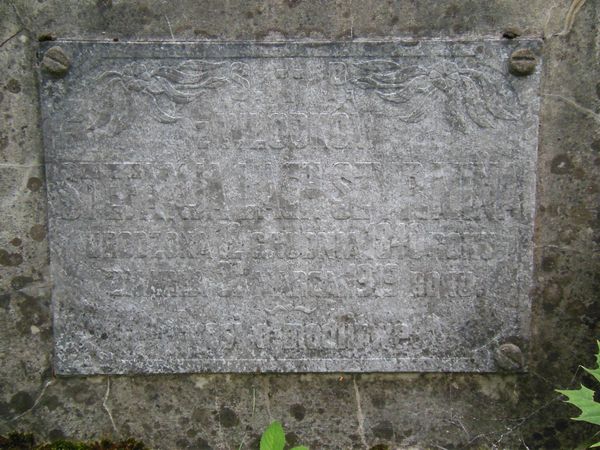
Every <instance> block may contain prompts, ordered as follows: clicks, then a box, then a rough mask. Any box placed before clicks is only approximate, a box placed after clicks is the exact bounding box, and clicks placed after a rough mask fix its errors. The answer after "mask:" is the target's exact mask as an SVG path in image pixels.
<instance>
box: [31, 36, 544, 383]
mask: <svg viewBox="0 0 600 450" xmlns="http://www.w3.org/2000/svg"><path fill="white" fill-rule="evenodd" d="M530 44H531V45H532V46H537V45H538V43H537V42H535V41H531V42H530ZM61 45H62V44H61ZM64 45H65V47H66V48H67V47H68V50H69V51H70V54H72V55H73V70H72V71H71V72H70V73H69V74H68V75H67V76H66V77H64V78H62V79H60V80H59V79H53V78H45V75H44V76H42V79H41V82H40V83H41V84H40V86H41V87H40V89H41V95H42V113H43V123H44V145H45V150H46V173H47V183H48V202H49V213H48V214H49V227H50V230H49V238H50V256H51V269H52V277H53V283H54V286H55V287H54V292H53V302H54V315H55V317H54V321H55V328H54V333H55V345H56V370H57V372H59V373H64V374H96V373H109V374H111V373H170V372H196V371H208V372H255V371H300V372H302V371H317V372H320V371H325V372H327V371H436V370H444V371H492V370H494V369H495V366H494V361H493V354H494V350H495V348H496V346H497V345H498V344H499V343H501V342H503V341H506V340H507V339H515V338H519V339H521V340H522V341H523V342H525V341H526V340H527V337H528V314H529V299H528V290H529V286H530V283H531V264H532V258H531V251H532V244H531V241H532V231H533V230H532V224H533V205H534V188H535V176H534V175H535V172H534V170H535V157H536V140H537V119H538V116H537V106H538V101H539V99H538V96H537V94H536V92H537V87H538V83H539V75H538V74H533V75H531V76H530V77H514V76H512V75H510V74H509V73H508V71H507V70H506V68H505V61H506V60H507V57H508V55H510V52H511V51H512V50H511V45H512V43H507V42H495V41H484V42H472V43H468V42H463V43H457V42H444V41H431V42H419V43H411V44H410V45H408V44H407V43H402V42H387V43H385V42H382V43H345V44H335V43H318V44H317V43H312V44H302V43H287V44H286V45H279V44H250V43H229V44H224V43H219V44H216V43H210V44H209V43H202V44H201V43H195V44H180V43H174V44H131V43H130V44H110V45H109V44H99V43H78V42H68V43H67V42H65V43H64ZM89 55H92V56H91V57H90V56H89Z"/></svg>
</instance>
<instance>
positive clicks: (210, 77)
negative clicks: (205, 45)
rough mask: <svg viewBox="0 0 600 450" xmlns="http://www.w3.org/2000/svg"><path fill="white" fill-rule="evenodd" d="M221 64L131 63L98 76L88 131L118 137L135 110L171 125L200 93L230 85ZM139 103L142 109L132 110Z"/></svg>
mask: <svg viewBox="0 0 600 450" xmlns="http://www.w3.org/2000/svg"><path fill="white" fill-rule="evenodd" d="M223 66H224V63H209V62H206V61H185V62H183V63H181V64H179V65H177V66H173V67H172V66H160V67H158V68H157V69H154V70H150V69H148V68H147V67H146V65H144V64H140V63H131V64H128V65H126V66H125V67H124V68H123V70H122V71H120V72H117V71H108V72H104V73H102V74H101V75H100V76H99V77H98V78H97V80H96V82H97V86H98V88H97V92H96V96H97V99H96V108H95V109H94V111H93V117H92V120H91V122H92V124H91V127H90V128H91V129H95V130H100V129H104V130H106V131H107V132H108V133H110V134H115V135H116V134H119V133H120V132H122V131H123V130H125V129H126V128H128V126H129V123H130V122H131V118H132V116H133V114H134V113H135V111H140V110H143V111H147V112H148V113H149V115H150V117H151V118H152V119H154V120H156V121H157V122H160V123H175V122H177V121H178V120H180V119H181V118H182V116H181V115H180V114H179V110H180V109H181V107H182V106H183V105H187V104H189V103H191V102H193V101H194V100H196V99H197V98H198V97H199V96H200V95H201V94H202V92H203V91H204V90H206V89H216V88H220V87H222V86H224V85H226V84H228V83H229V82H230V80H229V79H228V78H226V77H223V76H220V75H219V71H220V70H219V69H221V68H222V67H223ZM136 102H143V103H144V106H145V107H144V108H143V109H140V108H139V107H135V105H136Z"/></svg>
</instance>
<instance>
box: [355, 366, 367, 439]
mask: <svg viewBox="0 0 600 450" xmlns="http://www.w3.org/2000/svg"><path fill="white" fill-rule="evenodd" d="M352 385H353V386H354V397H355V399H356V421H357V422H358V427H357V429H356V430H357V432H358V435H359V436H360V441H361V442H362V444H363V446H364V447H365V449H368V448H369V446H368V444H367V437H366V435H365V415H364V414H363V410H362V406H361V401H360V392H359V390H358V385H357V384H356V378H355V377H352Z"/></svg>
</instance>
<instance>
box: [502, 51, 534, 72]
mask: <svg viewBox="0 0 600 450" xmlns="http://www.w3.org/2000/svg"><path fill="white" fill-rule="evenodd" d="M536 66H537V58H536V56H535V54H534V53H533V52H532V51H531V50H529V49H528V48H520V49H518V50H515V51H514V52H513V53H512V55H510V59H509V61H508V70H509V72H510V73H512V74H513V75H516V76H518V77H523V76H526V75H531V74H532V73H533V72H535V67H536Z"/></svg>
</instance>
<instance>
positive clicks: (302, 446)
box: [291, 445, 308, 450]
mask: <svg viewBox="0 0 600 450" xmlns="http://www.w3.org/2000/svg"><path fill="white" fill-rule="evenodd" d="M291 450H308V447H305V446H304V445H299V446H297V447H294V448H292V449H291Z"/></svg>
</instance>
